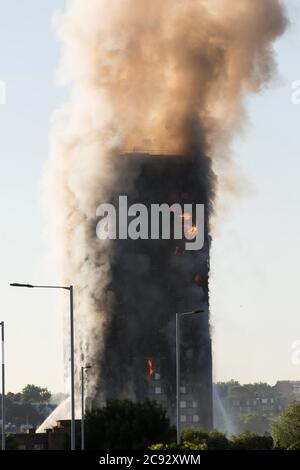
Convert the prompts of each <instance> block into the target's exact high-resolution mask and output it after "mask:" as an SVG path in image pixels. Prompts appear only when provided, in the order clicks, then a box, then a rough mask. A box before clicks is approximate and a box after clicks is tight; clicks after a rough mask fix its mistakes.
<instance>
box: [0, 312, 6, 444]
mask: <svg viewBox="0 0 300 470" xmlns="http://www.w3.org/2000/svg"><path fill="white" fill-rule="evenodd" d="M0 325H1V343H2V403H1V408H2V439H1V442H2V450H5V361H4V321H2V322H0Z"/></svg>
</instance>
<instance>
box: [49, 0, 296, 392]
mask: <svg viewBox="0 0 300 470" xmlns="http://www.w3.org/2000/svg"><path fill="white" fill-rule="evenodd" d="M55 22H56V27H57V31H58V35H59V38H60V40H61V41H62V44H63V49H62V58H61V64H60V67H59V71H58V81H59V83H60V84H61V85H64V86H68V87H69V88H70V90H71V98H70V102H69V103H68V104H66V105H65V106H63V107H62V108H61V109H60V110H59V111H58V112H57V113H56V114H55V116H54V119H53V128H52V135H51V142H52V150H51V154H52V155H51V162H50V165H49V168H48V173H47V193H48V195H49V196H48V197H49V200H50V201H51V207H52V214H53V217H52V227H53V234H54V238H55V244H56V253H57V259H58V262H59V269H60V274H61V278H62V281H63V282H64V283H66V284H70V283H72V284H74V286H75V287H76V321H77V331H76V335H77V336H76V340H77V344H78V351H77V354H78V360H79V361H80V362H82V361H83V360H84V361H85V362H86V363H87V362H91V363H93V362H95V360H98V357H99V355H101V352H102V350H103V348H104V347H105V345H104V339H103V331H104V326H105V325H106V324H107V322H109V315H110V312H111V303H112V302H113V293H112V292H111V290H110V289H108V286H109V284H110V282H111V257H112V253H113V247H112V245H111V242H109V241H106V242H103V241H102V242H101V245H99V240H98V239H97V238H96V232H95V226H96V219H95V214H96V208H97V206H98V205H99V204H100V203H101V202H107V201H108V200H110V199H111V197H112V195H113V194H114V192H115V190H116V187H118V188H122V189H123V190H126V188H127V190H130V188H131V186H132V185H133V182H134V178H135V176H133V175H132V173H131V172H130V171H128V173H126V172H124V171H122V172H120V170H119V169H117V168H116V166H115V164H114V161H115V158H118V156H119V155H120V154H121V153H124V152H127V151H129V152H136V151H138V152H148V153H164V154H170V155H174V154H177V155H183V156H186V157H189V156H195V155H199V156H201V162H200V166H199V168H200V170H201V171H200V174H199V184H200V185H201V186H202V188H203V186H205V187H206V192H207V194H208V195H209V200H210V207H211V208H212V207H213V202H214V195H215V193H216V191H217V190H218V184H221V185H222V184H223V181H222V179H221V176H219V181H218V180H217V177H216V176H215V174H214V173H213V171H212V169H211V168H212V167H213V168H217V167H218V164H219V165H220V167H222V177H224V181H226V178H227V176H228V178H230V176H231V175H230V172H231V169H232V166H231V161H230V151H229V144H230V140H231V138H232V136H233V134H234V133H235V132H237V131H239V130H241V129H242V127H243V123H244V119H245V110H244V106H243V99H244V97H245V95H246V94H247V93H258V92H259V91H260V90H261V89H262V88H263V86H264V85H265V83H267V82H268V81H269V80H270V79H271V77H272V74H273V73H274V70H275V64H274V55H273V51H272V43H273V41H274V40H276V38H278V37H279V36H280V35H281V34H282V33H283V32H284V30H285V27H286V24H287V21H286V18H285V14H284V11H283V7H282V3H281V2H280V1H279V0H263V1H262V0H239V1H236V2H234V1H232V0H198V1H197V0H151V2H149V0H89V1H86V0H73V1H69V2H68V3H67V6H66V9H65V11H64V12H61V13H59V14H57V15H56V20H55ZM220 147H222V152H220V156H219V155H218V152H217V149H218V148H220ZM224 148H225V151H224ZM226 149H227V152H226ZM221 155H222V156H221ZM170 158H171V157H170ZM219 161H220V162H219ZM226 171H228V174H227V175H226ZM224 172H225V174H224ZM120 193H121V189H120ZM78 342H79V343H78ZM99 373H100V374H101V371H100V372H99ZM97 380H98V379H97ZM91 385H92V384H91Z"/></svg>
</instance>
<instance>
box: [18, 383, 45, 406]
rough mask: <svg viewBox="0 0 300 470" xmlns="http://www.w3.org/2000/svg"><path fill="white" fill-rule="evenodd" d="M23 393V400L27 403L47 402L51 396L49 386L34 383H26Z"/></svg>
mask: <svg viewBox="0 0 300 470" xmlns="http://www.w3.org/2000/svg"><path fill="white" fill-rule="evenodd" d="M21 395H22V400H23V402H26V403H47V402H49V400H50V398H51V393H50V392H49V390H48V389H47V388H42V387H37V386H36V385H32V384H28V385H26V387H24V388H23V390H22V392H21Z"/></svg>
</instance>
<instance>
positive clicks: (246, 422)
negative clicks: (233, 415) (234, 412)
mask: <svg viewBox="0 0 300 470" xmlns="http://www.w3.org/2000/svg"><path fill="white" fill-rule="evenodd" d="M238 426H239V430H240V431H242V432H246V431H250V432H253V433H254V434H260V435H264V434H266V433H267V432H269V431H270V419H269V418H268V417H267V416H263V415H261V414H259V413H244V414H241V415H240V416H239V418H238Z"/></svg>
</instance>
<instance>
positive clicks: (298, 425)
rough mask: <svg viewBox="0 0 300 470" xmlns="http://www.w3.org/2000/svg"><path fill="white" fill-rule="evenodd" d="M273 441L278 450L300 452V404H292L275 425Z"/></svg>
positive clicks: (295, 402)
mask: <svg viewBox="0 0 300 470" xmlns="http://www.w3.org/2000/svg"><path fill="white" fill-rule="evenodd" d="M273 439H274V446H275V447H276V448H281V449H287V450H300V402H297V401H294V402H292V403H290V404H289V406H288V407H287V409H286V410H285V412H284V413H283V414H282V415H281V417H280V418H279V419H278V420H276V421H275V422H274V423H273Z"/></svg>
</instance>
